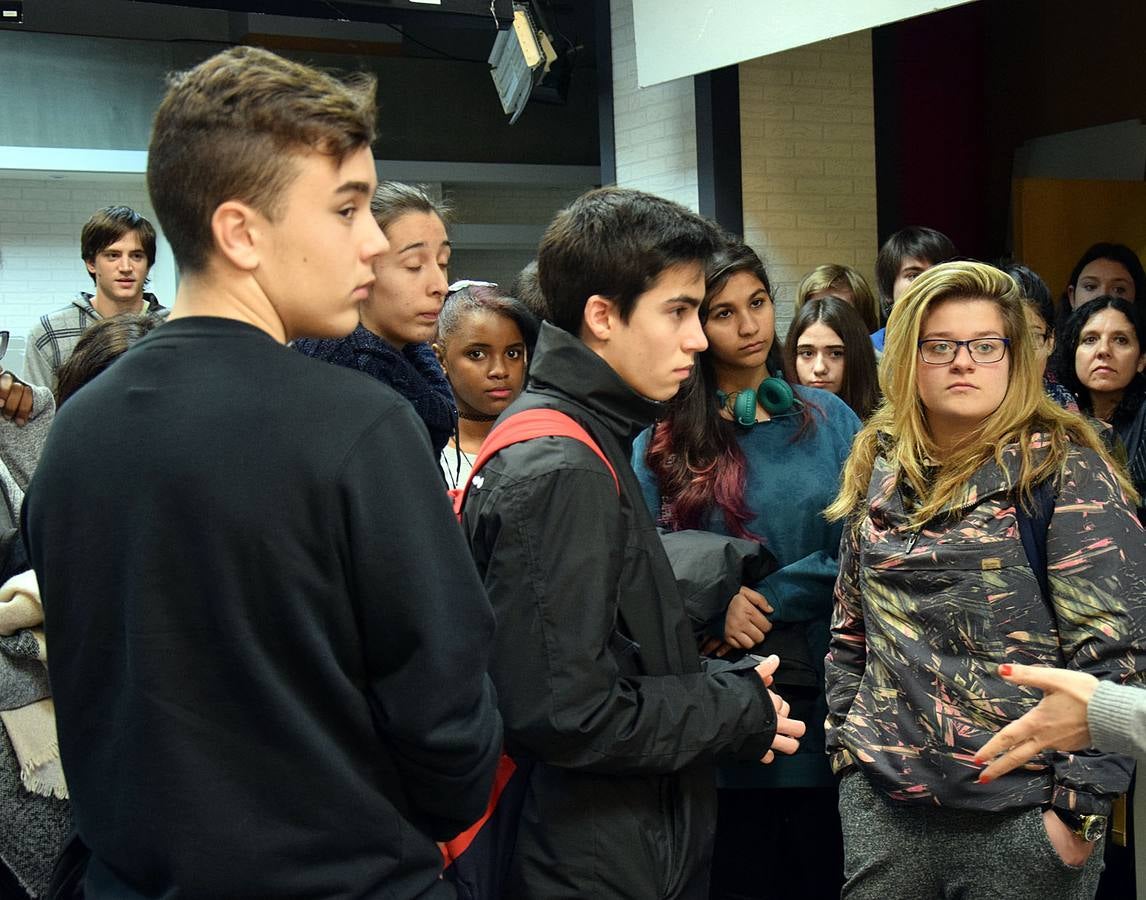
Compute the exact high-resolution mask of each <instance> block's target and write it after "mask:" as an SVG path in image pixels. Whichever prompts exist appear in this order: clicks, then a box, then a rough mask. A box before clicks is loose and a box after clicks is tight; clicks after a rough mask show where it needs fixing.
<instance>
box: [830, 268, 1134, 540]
mask: <svg viewBox="0 0 1146 900" xmlns="http://www.w3.org/2000/svg"><path fill="white" fill-rule="evenodd" d="M948 300H989V301H991V302H993V303H995V304H996V305H997V306H998V307H999V311H1000V312H1001V313H1002V316H1003V322H1004V332H1005V334H1004V337H1007V338H1009V339H1010V344H1009V346H1008V348H1007V353H1008V354H1009V356H1010V374H1009V377H1008V385H1007V393H1006V395H1005V396H1004V397H1003V402H1002V403H1001V404H999V408H998V409H996V410H995V411H994V412H993V413H991V414H990V415H989V416H987V418H985V419H984V420H983V422H982V423H981V424H980V425H979V427H978V429H977V430H976V432H975V433H974V435H972V436H971V438H970V439H969V440H966V441H964V442H963V443H962V444H961V445H960V446H958V447H956V448H955V449H954V450H950V449H946V450H944V451H943V453H942V454H940V451H939V448H938V447H937V446H936V444H935V442H934V440H933V439H932V437H931V433H930V431H929V430H928V427H927V416H926V412H925V410H924V408H923V403H922V401H921V400H920V397H919V389H918V387H917V383H916V375H917V370H918V368H919V350H918V347H919V335H920V333H921V332H922V330H923V324H924V321H925V319H926V318H927V315H928V313H929V312H930V311H931V307H932V306H934V305H935V304H937V303H942V302H945V301H948ZM879 385H880V388H881V389H882V390H883V396H884V403H883V405H882V406H881V407H880V408H879V409H878V410H877V411H876V412H875V413H874V415H873V416H872V417H871V419H869V420H868V423H867V425H866V426H865V427H864V428H863V430H862V431H860V433H859V434H858V435H856V439H855V442H854V444H853V445H852V452H851V455H850V456H849V457H848V461H847V464H846V466H845V467H844V473H843V482H842V486H841V488H840V492H839V494H838V495H837V497H836V499H835V501H834V502H833V503H832V504H831V506H829V507H828V508H827V509H826V510H825V511H824V515H825V516H826V517H827V518H828V519H829V520H833V521H835V520H838V519H844V518H851V519H852V520H853V522H854V523H855V524H858V523H859V522H860V520H862V518H863V513H864V510H865V504H866V501H867V495H868V486H869V483H870V482H871V473H872V469H873V467H874V465H875V459H876V455H877V453H882V454H883V455H884V456H885V457H886V458H887V459H888V461H889V462H890V463H891V464H892V466H893V468H894V469H895V470H896V471H897V472H898V474H899V478H900V479H902V481H904V482H906V483H907V485H909V486H910V487H911V489H912V490H913V491H914V492H915V495H916V497H918V498H919V502H918V504H917V506H916V508H915V511H914V513H913V515H912V517H911V524H912V525H913V526H914V527H920V526H922V525H924V524H925V523H926V522H928V521H930V520H931V519H932V518H934V517H935V516H936V515H937V514H938V513H939V511H940V510H941V509H942V508H943V507H944V506H945V505H946V504H947V503H949V502H950V501H952V500H953V499H954V498H955V497H956V496H957V495H958V494H959V492H960V491H962V490H963V489H964V487H965V485H966V483H967V481H968V480H969V479H970V478H971V476H972V475H973V474H974V473H975V470H976V469H978V468H979V467H980V466H981V465H982V464H983V463H984V462H986V461H987V460H988V459H990V458H991V457H994V458H995V460H996V461H998V462H999V463H1000V465H1001V464H1002V463H1003V451H1004V449H1005V448H1006V447H1008V446H1010V445H1015V444H1017V445H1018V448H1019V454H1020V462H1019V476H1018V481H1017V484H1016V487H1017V488H1018V489H1019V491H1020V495H1021V497H1022V498H1023V502H1025V503H1029V502H1030V499H1031V494H1032V489H1033V487H1034V485H1036V484H1038V483H1039V482H1041V481H1044V480H1046V479H1049V478H1054V477H1057V476H1058V475H1059V474H1060V472H1061V470H1062V468H1063V464H1064V462H1065V459H1066V454H1067V450H1068V445H1069V444H1072V443H1073V444H1076V445H1080V446H1083V447H1089V448H1090V449H1091V450H1093V451H1095V452H1096V453H1098V454H1099V455H1100V456H1101V457H1102V458H1103V459H1104V460H1105V461H1106V462H1107V463H1108V464H1110V465H1111V467H1112V468H1113V470H1114V472H1115V473H1116V476H1117V478H1118V482H1119V484H1120V485H1121V487H1122V490H1123V492H1124V493H1125V494H1126V495H1127V497H1129V498H1131V502H1134V503H1136V502H1137V494H1136V493H1135V491H1134V487H1133V485H1132V484H1131V482H1130V480H1129V478H1128V477H1127V476H1126V474H1125V473H1124V472H1123V471H1122V469H1121V467H1119V466H1117V465H1116V464H1115V463H1114V462H1113V461H1112V460H1111V458H1110V455H1109V453H1108V452H1107V450H1106V447H1105V446H1104V445H1103V443H1102V441H1101V439H1100V438H1099V437H1098V435H1097V434H1096V433H1095V431H1094V429H1093V428H1091V426H1090V425H1089V424H1088V423H1087V422H1086V420H1084V419H1083V418H1082V417H1081V416H1079V415H1078V414H1077V413H1072V412H1067V411H1066V410H1065V409H1063V408H1062V407H1060V406H1059V405H1058V404H1056V403H1055V402H1054V401H1053V400H1051V399H1050V398H1049V397H1048V396H1047V394H1046V391H1045V390H1044V389H1043V381H1042V376H1041V373H1040V372H1039V367H1038V363H1037V360H1036V356H1035V349H1034V346H1033V341H1032V339H1031V335H1030V332H1029V330H1028V328H1027V323H1026V317H1025V316H1024V315H1023V300H1022V292H1021V291H1020V289H1019V286H1018V285H1017V284H1016V283H1015V281H1014V280H1013V279H1012V278H1011V276H1009V275H1007V274H1006V273H1005V272H1003V271H1001V270H999V269H996V268H994V267H993V266H988V265H986V264H984V263H976V262H950V263H942V264H940V265H937V266H933V267H932V268H930V269H928V270H927V271H926V272H924V273H923V274H922V275H920V276H919V277H918V278H916V279H915V281H914V282H913V283H912V285H911V287H910V288H908V290H907V291H906V292H905V293H904V294H903V296H902V297H900V298H899V300H898V301H897V302H896V304H895V306H894V307H893V308H892V311H891V318H890V319H889V321H888V323H887V342H886V344H885V345H884V351H883V358H882V360H881V361H880V366H879ZM1036 433H1040V434H1041V435H1042V437H1043V438H1044V439H1045V445H1046V446H1047V449H1048V452H1046V453H1045V454H1041V453H1039V452H1036V448H1035V447H1033V446H1032V440H1031V438H1032V437H1033V436H1034V435H1035V434H1036ZM939 459H942V462H941V463H940V464H939V465H938V468H937V469H936V468H935V463H934V462H933V461H934V460H939Z"/></svg>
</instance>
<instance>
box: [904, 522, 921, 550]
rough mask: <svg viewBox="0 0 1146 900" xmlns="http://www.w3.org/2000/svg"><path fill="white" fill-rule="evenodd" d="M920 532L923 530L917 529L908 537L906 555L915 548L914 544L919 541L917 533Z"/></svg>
mask: <svg viewBox="0 0 1146 900" xmlns="http://www.w3.org/2000/svg"><path fill="white" fill-rule="evenodd" d="M921 531H923V529H922V528H917V529H916V530H915V531H913V532H912V533H911V537H909V538H908V539H907V552H908V553H910V552H911V551H912V549H913V548H914V547H915V542H916V541H917V540H919V533H920V532H921Z"/></svg>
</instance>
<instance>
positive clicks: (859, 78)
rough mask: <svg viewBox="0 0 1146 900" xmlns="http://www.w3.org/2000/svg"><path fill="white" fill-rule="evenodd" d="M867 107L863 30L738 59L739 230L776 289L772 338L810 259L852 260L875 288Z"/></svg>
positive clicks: (867, 51)
mask: <svg viewBox="0 0 1146 900" xmlns="http://www.w3.org/2000/svg"><path fill="white" fill-rule="evenodd" d="M873 110H874V104H873V97H872V73H871V32H870V31H860V32H856V33H855V34H851V35H846V36H844V37H838V38H833V39H831V40H827V41H821V42H819V43H817V44H810V45H808V46H806V47H800V48H798V49H795V50H788V51H786V52H784V53H775V54H772V55H771V56H766V57H761V58H760V59H756V60H752V61H750V62H746V63H741V65H740V136H741V159H742V162H741V166H742V173H743V190H744V232H745V238H746V240H747V241H748V243H749V244H751V245H752V247H754V248H755V249H756V250H757V251H759V252H760V253H761V255H762V256H763V257H764V262H765V264H766V265H767V267H768V273H769V275H770V276H771V278H772V282H773V286H774V287H775V289H776V293H777V311H778V313H779V317H778V318H779V321H778V323H777V334H778V335H780V336H783V335H784V334H785V332H786V331H787V327H788V323H789V322H790V321H791V318H792V306H793V301H794V298H795V294H796V287H797V285H798V284H799V282H800V279H801V278H803V276H804V275H805V274H806V273H807V272H808V271H810V270H811V269H813V268H815V267H816V266H818V265H821V264H823V263H842V264H845V265H850V266H855V267H856V268H857V269H859V270H860V271H861V272H862V273H863V274H864V277H865V278H867V279H868V280H869V281H871V283H872V287H873V288H874V286H875V280H874V272H875V255H876V251H877V250H878V247H877V241H878V235H877V231H876V197H875V128H874V125H873V121H874V116H873Z"/></svg>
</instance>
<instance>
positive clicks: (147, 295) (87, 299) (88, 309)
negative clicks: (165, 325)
mask: <svg viewBox="0 0 1146 900" xmlns="http://www.w3.org/2000/svg"><path fill="white" fill-rule="evenodd" d="M94 299H95V294H91V293H88V292H87V291H80V292H79V293H78V294H76V298H75V299H74V300H73V301H72V306H74V307H76V308H77V309H79V310H80V311H81V312H83V313H84V315H86V316H88V317H90V318H92V319H100V318H102V316H100V314H99V313H98V312H97V311H96V308H95V306H93V305H92V301H93V300H94ZM161 309H163V306H162V305H161V304H160V302H159V298H158V297H156V296H155V295H154V294H152V293H151V292H150V291H144V292H143V309H141V310H140V311H139V314H140V315H148V314H150V313H156V312H159V310H161Z"/></svg>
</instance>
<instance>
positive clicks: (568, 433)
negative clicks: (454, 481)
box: [451, 407, 621, 521]
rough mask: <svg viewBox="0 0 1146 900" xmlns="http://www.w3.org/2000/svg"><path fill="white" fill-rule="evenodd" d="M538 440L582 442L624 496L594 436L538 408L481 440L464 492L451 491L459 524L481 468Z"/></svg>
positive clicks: (562, 416)
mask: <svg viewBox="0 0 1146 900" xmlns="http://www.w3.org/2000/svg"><path fill="white" fill-rule="evenodd" d="M538 437H567V438H572V439H573V440H575V441H580V442H581V443H582V444H584V445H585V446H586V447H588V448H589V449H590V450H592V451H593V452H594V453H596V454H597V456H598V457H599V458H600V460H601V462H603V463H604V464H605V467H606V468H607V469H608V470H609V474H610V475H612V476H613V484H614V485H616V488H617V493H618V494H620V493H621V482H620V481H619V480H618V479H617V470H616V469H614V468H613V464H612V463H611V462H609V460H608V458H607V457H606V456H605V452H604V451H603V450H602V449H601V448H600V447H599V446H598V445H597V442H596V441H595V440H593V436H592V435H590V434H589V432H588V431H586V430H585V429H584V428H583V427H582V426H581V425H580V424H578V423H577V422H576V421H575V420H574V419H573V418H572V417H571V416H568V415H566V414H565V413H563V412H561V411H560V410H556V409H547V408H544V407H536V408H534V409H526V410H522V411H521V412H519V413H515V414H514V415H512V416H510V417H509V418H508V419H506V420H505V421H504V422H501V423H500V424H498V425H497V426H496V427H495V428H494V429H493V431H491V432H490V433H489V434H488V435H486V439H485V440H484V441H482V445H481V448H480V449H479V450H478V455H477V459H475V460H474V465H473V469H471V470H470V475H469V478H467V479H466V483H465V485H464V486H463V487H462V488H461V490H458V491H456V492H455V491H451V494H452V495H453V499H454V514H455V515H456V516H457V517H458V519H459V521H460V520H461V517H462V506H463V505H464V504H465V500H466V494H468V493H469V490H470V484H471V483H472V482H473V479H474V476H475V475H476V474H477V473H478V471H479V470H480V469H481V467H482V466H484V465H485V464H486V463H487V462H489V460H490V458H491V457H492V456H494V455H495V454H496V453H499V452H500V451H502V450H504V449H505V448H506V447H509V446H511V445H513V444H520V443H522V442H523V441H531V440H533V439H534V438H538Z"/></svg>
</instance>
